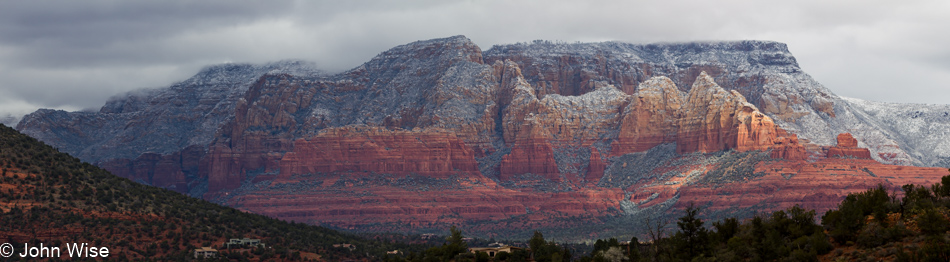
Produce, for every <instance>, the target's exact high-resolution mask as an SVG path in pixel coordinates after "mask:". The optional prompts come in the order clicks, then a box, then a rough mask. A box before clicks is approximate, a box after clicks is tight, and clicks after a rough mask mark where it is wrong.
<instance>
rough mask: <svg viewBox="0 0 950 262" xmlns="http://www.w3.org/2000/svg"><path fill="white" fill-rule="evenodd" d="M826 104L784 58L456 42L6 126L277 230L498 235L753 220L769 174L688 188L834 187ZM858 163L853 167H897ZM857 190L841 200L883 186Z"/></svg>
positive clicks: (233, 79) (842, 144) (217, 73)
mask: <svg viewBox="0 0 950 262" xmlns="http://www.w3.org/2000/svg"><path fill="white" fill-rule="evenodd" d="M839 102H840V101H839V100H838V98H837V97H836V96H834V95H833V94H831V93H830V92H829V91H827V90H826V89H824V88H823V87H821V86H820V85H818V84H817V83H815V82H814V80H812V79H811V78H810V77H808V76H807V75H805V74H804V73H802V72H801V71H800V69H799V68H798V65H797V63H796V61H795V60H794V57H792V56H791V54H790V53H788V50H787V48H786V47H785V45H784V44H780V43H774V42H760V41H742V42H724V43H684V44H657V45H632V44H625V43H613V42H608V43H595V44H551V43H534V44H518V45H505V46H496V47H493V48H492V49H490V50H488V51H485V52H484V53H483V52H482V51H481V48H479V47H478V46H476V45H475V44H474V43H472V42H471V41H470V40H469V39H467V38H465V37H462V36H456V37H450V38H443V39H433V40H427V41H418V42H414V43H410V44H406V45H402V46H398V47H395V48H393V49H391V50H388V51H386V52H383V53H381V54H380V55H378V56H377V57H375V58H373V59H372V60H371V61H369V62H367V63H365V64H363V65H361V66H359V67H357V68H354V69H352V70H349V71H346V72H343V73H339V74H334V75H326V74H323V73H319V72H318V71H316V70H312V69H308V68H307V67H305V66H302V65H300V64H297V63H285V64H277V65H272V66H236V65H229V66H220V67H213V68H210V69H207V70H205V71H202V73H200V74H199V75H198V76H196V77H194V78H193V79H190V80H188V81H185V82H183V83H180V84H176V85H175V86H172V87H171V88H168V89H162V90H154V91H149V92H145V93H142V94H130V95H127V96H124V97H119V98H116V99H113V100H112V101H110V102H109V103H108V104H107V105H106V106H104V107H103V108H102V109H101V110H100V112H97V113H87V112H74V113H67V112H63V111H55V110H41V111H37V112H36V113H34V114H31V115H30V116H27V117H26V118H24V120H23V121H22V122H21V123H20V125H19V127H18V128H19V129H21V130H23V131H24V133H27V134H30V135H33V136H34V137H37V138H39V139H41V140H44V141H46V142H47V143H50V144H52V145H54V146H57V147H59V148H61V149H62V150H64V151H67V152H69V153H72V154H75V155H77V156H79V157H80V158H83V160H86V161H92V162H95V163H97V164H99V165H101V166H103V167H105V168H106V169H109V170H112V171H113V172H115V173H117V174H119V175H121V176H124V177H129V178H132V179H134V180H136V181H141V182H144V183H148V184H152V185H156V186H161V187H166V188H171V189H174V190H177V191H179V192H189V193H191V194H192V195H197V196H203V197H205V198H207V199H211V200H213V201H217V202H220V203H226V204H229V205H232V206H236V207H239V208H242V209H245V210H248V211H252V212H258V213H262V214H267V215H271V216H275V217H278V218H282V219H290V220H295V221H302V222H308V223H314V224H330V225H334V226H340V227H346V228H354V229H366V230H382V229H386V230H387V231H388V230H392V229H393V228H396V227H400V228H399V229H398V230H401V231H406V232H410V231H412V230H417V229H430V228H438V227H445V226H448V225H451V224H456V225H466V226H469V227H470V228H471V229H473V230H481V231H476V232H492V231H498V230H505V229H511V228H518V229H523V230H530V229H532V228H539V227H552V228H558V227H562V228H563V227H574V226H582V225H588V224H591V223H594V224H596V223H599V222H598V221H603V220H601V219H604V218H605V217H611V216H618V215H630V214H632V213H635V212H640V211H642V210H643V209H642V208H651V207H656V206H664V205H665V206H667V208H669V207H673V206H679V205H680V203H685V202H683V200H690V201H693V200H695V201H723V203H731V204H735V205H736V206H738V207H741V208H755V207H757V204H755V203H763V201H769V200H768V199H774V198H767V197H765V195H767V194H770V193H773V192H774V191H768V190H765V191H762V190H759V189H756V188H755V187H754V186H750V187H745V185H746V184H745V183H747V182H750V181H751V182H754V183H759V184H755V185H765V186H769V185H775V184H776V183H778V182H776V181H780V180H778V178H776V177H774V176H775V175H774V174H772V173H769V172H771V171H768V172H766V171H762V172H764V173H767V174H766V175H764V176H758V175H750V176H747V177H743V176H738V178H737V177H731V176H730V177H726V178H723V179H725V180H724V181H726V182H723V183H727V184H728V183H731V184H730V186H732V187H735V188H741V189H742V190H746V191H748V192H749V194H758V195H756V197H754V198H750V199H757V200H755V201H752V200H750V201H751V202H750V201H747V202H748V203H747V202H742V203H733V202H730V201H732V200H728V201H726V200H715V199H717V198H724V197H722V196H719V195H716V194H717V193H716V192H719V191H715V190H712V191H710V190H708V189H705V188H706V187H704V185H701V184H702V183H701V182H697V181H707V180H710V179H705V178H704V177H705V176H707V175H708V174H710V173H715V174H720V175H721V174H722V173H723V172H719V171H716V172H713V171H711V170H712V169H713V168H714V167H716V166H717V165H720V164H723V165H731V164H733V163H732V162H730V161H733V162H735V161H738V162H736V163H745V164H744V165H745V166H743V167H741V168H740V167H736V168H735V169H736V170H739V169H741V170H743V172H745V171H749V170H760V171H761V170H768V168H773V169H776V170H777V169H783V170H785V169H788V170H792V169H794V168H788V167H787V166H795V165H799V166H800V167H801V168H799V169H797V170H798V171H795V172H802V173H804V174H809V176H813V177H812V178H808V179H804V178H805V177H806V176H804V175H803V176H802V179H803V180H795V182H796V183H801V184H803V185H802V186H794V187H788V188H789V192H784V191H783V194H788V195H792V196H795V195H797V194H809V193H807V192H804V191H806V190H810V191H816V192H830V191H827V190H839V189H841V188H840V186H838V185H830V184H826V183H824V182H822V183H819V184H813V185H805V184H807V183H808V182H809V181H830V180H827V179H826V178H823V177H822V175H824V174H827V173H828V172H830V171H828V170H831V168H830V167H829V168H824V167H822V168H818V167H816V168H807V166H806V165H807V164H808V163H810V162H806V161H805V160H806V159H810V160H811V161H815V160H817V161H831V162H828V163H832V164H828V165H827V166H832V167H834V168H843V167H841V166H839V165H844V164H841V163H844V162H835V161H846V160H842V159H840V158H835V157H832V158H828V159H824V157H825V156H845V157H848V158H869V157H871V156H870V154H869V153H868V150H867V149H862V148H856V146H857V142H856V141H855V140H854V138H852V137H850V135H848V136H847V137H842V136H839V142H838V146H836V147H832V148H830V149H829V151H828V154H827V155H825V154H822V153H820V152H821V148H827V146H830V140H829V139H826V138H827V137H830V136H832V135H828V134H831V133H832V132H835V133H837V132H836V130H839V129H841V126H843V125H845V124H842V123H846V124H848V125H850V124H853V123H857V122H854V121H858V120H856V119H859V118H856V117H855V116H854V114H852V113H853V112H852V111H849V110H850V109H849V108H847V107H846V104H841V103H839ZM760 108H761V110H760ZM854 112H856V111H854ZM849 121H850V122H849ZM862 130H864V129H862ZM862 132H863V131H862ZM882 132H883V131H882ZM862 134H865V135H866V134H870V133H866V132H865V133H862ZM799 135H801V136H802V139H799ZM872 135H873V134H872ZM859 137H862V136H859ZM864 137H867V136H864ZM848 138H850V139H848ZM826 140H827V141H826ZM862 141H868V140H866V139H864V138H862ZM806 148H808V149H809V150H806ZM877 148H880V147H877ZM875 150H878V151H880V150H879V149H875ZM832 151H834V152H836V153H834V154H832ZM723 152H726V153H723ZM766 152H768V153H766ZM888 152H890V151H888ZM895 152H896V151H895ZM648 154H662V155H648ZM735 154H746V155H748V154H754V155H756V156H759V157H757V158H752V159H753V160H755V161H759V162H763V163H758V162H756V163H751V164H750V163H746V162H742V161H746V160H742V161H739V160H736V159H734V158H729V156H734V155H735ZM895 154H896V155H895V157H894V158H893V159H905V158H906V157H905V156H904V155H899V154H898V153H895ZM769 156H771V157H772V158H774V159H769V160H767V161H766V160H761V159H762V158H769ZM653 160H655V161H653ZM749 161H752V160H749ZM769 161H771V162H769ZM864 161H865V162H855V163H854V164H849V166H848V167H847V168H850V169H854V170H863V169H862V168H866V169H868V170H871V169H875V168H877V169H880V170H884V171H880V172H882V173H886V172H885V171H886V170H898V169H896V168H891V167H890V166H884V167H882V166H883V165H879V164H876V162H873V161H869V160H864ZM644 162H659V163H644ZM765 162H767V163H765ZM737 165H738V164H737ZM646 169H648V170H646ZM726 169H729V168H726ZM850 169H849V170H850ZM730 170H731V169H730ZM875 170H876V169H875ZM925 171H926V172H929V173H928V174H929V175H928V176H927V177H928V179H929V178H930V177H931V176H937V174H938V173H939V172H938V171H934V170H925ZM717 172H718V173H717ZM729 172H732V171H729ZM749 172H752V171H749ZM788 172H792V171H788ZM862 172H863V171H862ZM874 172H875V173H876V172H878V171H874ZM922 172H923V171H922ZM743 174H745V173H743ZM783 174H785V173H782V174H779V175H778V176H779V177H783ZM893 174H894V176H904V175H905V173H903V172H893ZM871 177H874V176H871ZM739 178H741V179H739ZM717 179H718V180H723V179H719V178H717ZM717 179H712V180H717ZM742 179H745V180H742ZM786 179H787V178H786ZM901 179H903V178H895V179H894V181H898V180H900V181H904V180H901ZM718 180H717V181H718ZM866 180H867V181H865V182H866V183H864V182H861V183H855V184H853V185H852V187H849V188H853V189H855V190H858V189H857V188H858V187H860V186H865V185H868V184H872V183H873V182H880V181H881V180H886V181H890V180H889V179H887V178H874V179H866ZM756 181H758V182H756ZM862 181H863V180H862ZM751 182H750V183H751ZM924 182H925V181H924ZM893 183H896V182H893ZM690 190H692V191H690ZM756 190H759V191H756ZM823 190H825V191H823ZM842 196H843V195H842V194H830V193H829V194H828V195H822V196H808V197H807V199H805V198H802V199H803V200H802V201H810V202H809V203H812V202H814V203H816V204H815V206H816V207H819V206H821V205H824V203H837V202H838V201H840V198H841V197H842ZM763 199H764V200H763ZM791 199H795V198H786V199H780V200H781V201H778V202H776V203H779V204H777V205H787V204H791V203H792V202H793V201H792V200H791ZM677 201H679V202H677ZM756 201H758V202H756ZM753 202H754V203H753ZM664 203H665V204H664ZM731 204H730V205H731ZM822 207H823V206H822ZM638 210H639V211H638ZM664 210H665V209H663V210H659V211H657V212H661V211H664ZM651 212H653V211H651ZM499 221H504V223H505V224H501V223H496V222H499Z"/></svg>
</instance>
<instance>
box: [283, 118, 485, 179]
mask: <svg viewBox="0 0 950 262" xmlns="http://www.w3.org/2000/svg"><path fill="white" fill-rule="evenodd" d="M280 170H281V173H282V174H318V173H334V172H346V171H361V172H373V173H379V174H393V175H398V176H406V175H410V174H415V175H421V176H425V177H431V178H441V179H444V178H448V177H449V176H452V175H456V176H461V177H479V176H480V174H479V173H478V164H477V163H476V162H475V156H474V152H473V151H472V149H471V148H469V147H468V146H467V145H465V143H463V142H462V140H461V139H459V138H458V137H456V136H455V134H453V133H450V132H446V131H441V132H439V131H421V132H412V131H393V130H388V129H385V128H380V127H352V126H350V127H341V128H330V129H325V130H324V132H322V133H320V134H318V135H317V136H315V137H313V138H310V139H307V140H304V139H298V140H297V141H295V143H294V151H293V152H288V153H287V154H284V156H283V157H282V158H281V160H280Z"/></svg>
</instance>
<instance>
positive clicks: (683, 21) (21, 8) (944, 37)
mask: <svg viewBox="0 0 950 262" xmlns="http://www.w3.org/2000/svg"><path fill="white" fill-rule="evenodd" d="M948 28H950V1H946V0H935V1H906V0H905V1H893V0H888V1H550V0H545V1H441V0H439V1H435V0H434V1H266V2H258V1H253V2H252V1H247V2H243V1H232V0H227V1H169V0H161V1H7V2H4V3H3V4H2V6H0V121H2V119H3V118H4V117H5V116H7V117H9V116H13V117H19V116H21V115H23V114H26V113H29V112H32V111H34V110H36V109H38V108H58V109H65V110H81V109H88V108H94V109H98V108H99V107H100V106H102V105H103V104H104V103H105V101H106V99H108V98H109V97H110V96H113V95H116V94H118V93H122V92H126V91H129V90H134V89H139V88H154V87H165V86H168V85H170V84H172V83H174V82H177V81H181V80H184V79H186V78H188V77H190V76H192V75H194V74H195V73H196V72H197V71H198V70H199V69H201V68H202V67H204V66H207V65H211V64H218V63H224V62H250V63H264V62H273V61H278V60H284V59H302V60H308V61H312V62H314V63H316V64H317V66H318V67H319V68H322V69H325V70H328V71H341V70H345V69H349V68H352V67H355V66H357V65H359V64H360V63H363V62H365V61H367V60H369V59H370V58H372V57H373V56H375V55H376V54H378V53H380V52H382V51H385V50H387V49H389V48H391V47H394V46H396V45H400V44H405V43H408V42H412V41H416V40H425V39H432V38H440V37H447V36H453V35H460V34H461V35H466V36H468V38H470V39H472V41H474V42H475V43H476V44H478V45H479V46H480V47H481V48H482V49H485V50H487V49H488V48H490V47H491V46H492V45H495V44H507V43H515V42H527V41H531V40H535V39H544V40H560V41H568V42H574V41H583V42H591V41H607V40H617V41H625V42H632V43H652V42H681V41H696V40H702V41H707V40H746V39H754V40H774V41H780V42H784V43H787V44H788V47H789V49H790V50H791V52H792V53H793V54H794V55H795V57H796V58H797V59H798V62H799V64H800V65H801V67H802V68H803V69H804V70H805V72H807V73H809V74H811V75H812V76H813V77H814V78H815V79H817V80H818V81H819V82H821V83H822V84H824V85H825V86H826V87H828V88H830V89H831V90H832V91H833V92H835V93H837V94H838V95H841V96H848V97H856V98H861V99H866V100H875V101H888V102H914V103H938V104H948V103H950V84H948V83H950V81H948V80H950V33H948Z"/></svg>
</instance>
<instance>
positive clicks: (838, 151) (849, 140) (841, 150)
mask: <svg viewBox="0 0 950 262" xmlns="http://www.w3.org/2000/svg"><path fill="white" fill-rule="evenodd" d="M828 157H829V158H831V157H838V158H858V159H871V151H869V150H868V149H867V148H859V147H858V140H857V139H854V137H853V136H851V134H850V133H841V134H839V135H838V144H837V145H836V146H834V147H831V148H828Z"/></svg>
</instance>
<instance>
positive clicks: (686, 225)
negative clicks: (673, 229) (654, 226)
mask: <svg viewBox="0 0 950 262" xmlns="http://www.w3.org/2000/svg"><path fill="white" fill-rule="evenodd" d="M703 224H704V222H703V220H701V219H699V209H697V208H695V207H693V204H690V205H689V206H688V207H686V215H685V216H683V217H681V218H680V221H678V222H676V225H677V226H678V227H679V229H680V231H679V232H677V233H676V234H675V235H674V239H675V240H676V242H677V245H676V248H677V250H679V251H680V256H681V258H685V259H687V260H691V259H692V258H694V257H697V256H700V255H701V254H702V253H704V252H705V251H706V244H707V240H708V237H709V236H708V234H709V232H708V230H707V229H706V228H705V227H703Z"/></svg>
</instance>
